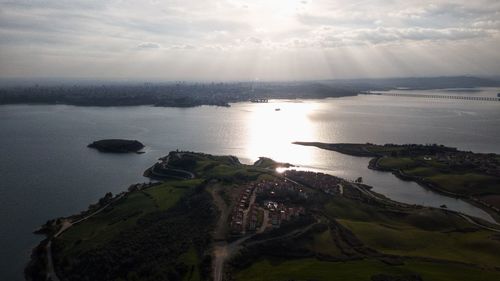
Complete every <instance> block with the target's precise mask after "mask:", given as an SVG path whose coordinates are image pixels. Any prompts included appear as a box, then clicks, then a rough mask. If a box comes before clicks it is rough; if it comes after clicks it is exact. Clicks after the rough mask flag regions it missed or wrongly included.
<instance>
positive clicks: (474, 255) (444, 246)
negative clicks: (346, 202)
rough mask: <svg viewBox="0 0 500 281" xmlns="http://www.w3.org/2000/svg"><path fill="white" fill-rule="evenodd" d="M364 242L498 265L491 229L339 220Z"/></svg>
mask: <svg viewBox="0 0 500 281" xmlns="http://www.w3.org/2000/svg"><path fill="white" fill-rule="evenodd" d="M339 222H340V223H342V224H343V225H344V226H346V227H347V228H349V229H350V230H351V231H353V232H354V233H355V234H356V236H357V237H358V238H360V239H361V240H362V241H363V242H364V243H365V244H366V245H368V246H369V247H371V248H373V249H376V250H378V251H380V252H383V253H388V254H395V255H405V256H418V257H431V258H436V259H444V260H450V261H457V262H465V263H472V264H478V265H484V266H490V267H494V266H497V267H498V266H500V255H499V254H498V253H500V241H499V240H498V238H496V239H495V238H494V237H495V236H494V235H493V233H492V232H489V231H475V232H469V233H460V232H449V233H446V232H441V231H426V230H422V229H419V228H416V227H412V226H408V225H406V226H404V225H395V224H391V225H384V224H379V223H373V222H355V221H348V220H340V221H339Z"/></svg>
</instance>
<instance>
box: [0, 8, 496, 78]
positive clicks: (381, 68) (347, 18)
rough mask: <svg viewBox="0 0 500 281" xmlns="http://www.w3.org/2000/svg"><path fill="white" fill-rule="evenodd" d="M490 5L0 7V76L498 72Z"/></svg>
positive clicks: (368, 75)
mask: <svg viewBox="0 0 500 281" xmlns="http://www.w3.org/2000/svg"><path fill="white" fill-rule="evenodd" d="M499 46H500V1H498V0H474V1H472V0H467V1H462V0H456V1H447V0H436V1H426V0H405V1H395V0H380V1H379V0H366V1H355V0H354V1H345V0H252V1H243V0H222V1H210V0H168V1H159V0H151V1H148V0H143V1H126V0H110V1H105V0H85V1H81V0H71V1H70V0H59V1H56V0H46V1H36V0H31V1H27V0H15V1H3V0H0V78H12V77H20V78H30V77H47V78H59V77H60V78H100V79H139V80H311V79H345V78H377V77H404V76H437V75H492V76H493V75H500V52H499V50H500V47H499Z"/></svg>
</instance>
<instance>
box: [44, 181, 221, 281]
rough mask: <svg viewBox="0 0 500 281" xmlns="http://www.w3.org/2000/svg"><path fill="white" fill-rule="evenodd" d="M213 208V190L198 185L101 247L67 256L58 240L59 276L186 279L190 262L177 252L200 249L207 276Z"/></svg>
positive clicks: (108, 278) (198, 253)
mask: <svg viewBox="0 0 500 281" xmlns="http://www.w3.org/2000/svg"><path fill="white" fill-rule="evenodd" d="M214 219H215V211H214V207H213V206H212V201H211V199H210V195H209V194H207V193H206V192H204V191H203V190H202V189H197V190H196V191H194V192H193V193H192V194H189V195H187V196H185V197H183V199H181V200H180V201H179V203H178V204H176V206H174V207H173V208H171V209H169V210H167V211H158V212H154V213H151V214H147V215H145V216H143V217H142V218H140V219H139V220H138V221H137V224H136V226H134V227H133V228H131V229H128V230H124V231H123V232H121V233H119V234H118V235H117V236H115V237H114V238H113V239H112V240H111V241H109V242H108V243H106V244H105V245H103V246H100V247H98V248H89V249H88V250H86V251H83V252H80V253H78V254H76V255H75V256H63V249H64V245H63V244H62V242H61V241H58V240H57V239H56V240H55V241H54V244H53V249H54V256H55V264H56V268H57V269H58V275H59V276H60V277H61V278H62V279H64V280H75V281H79V280H96V281H98V280H146V281H148V280H182V279H183V277H184V276H185V275H186V274H189V272H190V271H192V270H193V268H192V267H190V266H188V265H186V264H184V263H182V261H181V260H180V259H179V257H180V256H181V255H182V254H183V253H186V252H187V251H188V250H189V249H190V248H191V247H194V249H196V252H197V255H198V258H199V260H200V264H199V265H198V266H199V268H200V272H201V273H202V274H204V275H205V277H207V276H208V275H207V274H208V272H209V271H210V265H209V264H210V260H209V259H208V261H207V258H204V256H205V255H207V249H208V247H209V244H210V239H211V238H210V232H211V229H212V226H213V222H214Z"/></svg>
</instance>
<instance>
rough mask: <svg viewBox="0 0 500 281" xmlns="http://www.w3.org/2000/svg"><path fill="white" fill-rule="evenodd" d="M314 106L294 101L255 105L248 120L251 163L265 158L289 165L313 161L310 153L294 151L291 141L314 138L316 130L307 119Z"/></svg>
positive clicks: (248, 148)
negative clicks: (261, 157) (262, 157)
mask: <svg viewBox="0 0 500 281" xmlns="http://www.w3.org/2000/svg"><path fill="white" fill-rule="evenodd" d="M314 107H315V106H314V104H311V103H295V102H272V103H268V104H258V106H253V107H252V114H250V116H249V118H248V120H247V127H248V131H249V139H248V144H247V157H248V158H250V159H252V160H257V159H258V158H259V157H260V156H266V157H269V158H272V159H274V160H277V161H286V162H290V163H308V162H310V158H311V155H310V153H309V151H308V150H299V149H293V148H294V147H293V146H294V145H293V144H292V142H294V141H303V140H313V139H314V129H313V126H312V124H311V122H310V120H309V117H308V115H309V114H310V113H311V112H312V111H313V110H314ZM290 151H293V153H290Z"/></svg>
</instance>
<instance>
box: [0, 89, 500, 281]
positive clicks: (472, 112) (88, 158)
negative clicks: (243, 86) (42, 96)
mask: <svg viewBox="0 0 500 281" xmlns="http://www.w3.org/2000/svg"><path fill="white" fill-rule="evenodd" d="M499 91H500V89H498V88H477V89H444V90H427V91H410V90H393V91H391V92H395V93H409V94H414V93H423V94H442V95H471V96H477V95H481V96H496V94H497V93H498V92H499ZM106 138H124V139H137V140H139V141H141V142H142V143H144V144H145V145H146V148H145V149H144V151H145V153H144V154H119V155H118V154H107V153H100V152H97V151H96V150H93V149H90V148H87V145H88V144H89V143H91V142H93V141H95V140H99V139H106ZM294 141H320V142H332V143H333V142H336V143H338V142H349V143H367V142H370V143H377V144H385V143H396V144H404V143H419V144H433V143H437V144H443V145H447V146H452V147H457V148H459V149H461V150H471V151H474V152H485V153H489V152H492V153H499V154H500V102H493V101H469V100H450V99H431V98H416V97H404V96H402V97H392V96H378V95H359V96H353V97H344V98H330V99H322V100H270V102H269V103H250V102H241V103H234V104H231V107H214V106H200V107H195V108H166V107H153V106H133V107H78V106H69V105H2V106H0V224H1V227H0V279H1V280H12V281H16V280H24V276H23V270H24V267H25V265H26V263H27V262H28V261H29V256H30V253H31V250H32V248H33V247H35V246H36V245H37V244H38V243H39V242H40V241H41V240H42V239H43V237H42V236H39V235H34V234H33V233H32V232H33V231H34V230H35V229H36V228H37V227H38V226H39V225H41V224H43V223H44V222H46V221H47V220H49V219H52V218H57V217H61V216H68V215H71V214H74V213H77V212H80V211H81V210H83V209H86V208H87V206H88V205H89V204H91V203H93V202H96V200H97V199H98V198H100V197H102V196H103V195H104V194H105V193H106V192H112V193H119V192H122V191H124V190H126V189H127V188H128V187H129V186H130V185H131V184H133V183H140V182H148V181H149V179H147V178H144V177H143V176H142V174H143V171H144V170H145V169H146V168H148V167H149V166H151V165H152V164H154V163H155V162H156V161H157V160H158V158H160V157H162V156H164V155H166V154H168V152H169V151H172V150H176V149H179V150H189V151H197V152H205V153H210V154H218V155H234V156H237V157H238V158H239V159H240V161H241V162H242V163H247V164H249V163H253V162H255V161H256V160H258V158H259V157H261V156H265V157H270V158H273V159H275V160H277V161H281V162H288V163H291V164H294V165H297V166H299V167H300V169H307V170H313V171H319V172H323V173H329V174H332V175H336V176H340V177H344V178H346V179H355V178H357V177H360V176H361V177H362V178H363V181H364V183H366V184H368V185H372V186H373V190H374V191H376V192H379V193H381V194H383V195H385V196H387V197H389V198H391V199H393V200H396V201H401V202H405V203H410V204H420V205H425V206H433V207H439V206H441V205H443V204H445V205H446V206H447V207H448V208H449V209H452V210H457V211H460V212H463V213H466V214H469V215H472V216H476V217H480V218H483V219H485V220H490V221H491V220H492V218H491V217H490V216H489V215H488V214H487V213H485V212H484V211H482V210H480V209H478V208H476V207H474V206H472V205H470V204H468V203H466V202H464V201H462V200H458V199H455V198H450V197H446V196H443V195H440V194H437V193H435V192H432V191H430V190H428V189H425V188H423V187H421V186H419V185H417V184H415V183H411V182H404V181H401V180H399V179H397V178H396V177H394V176H393V175H392V174H390V173H384V172H378V171H373V170H369V169H368V168H367V165H368V161H369V159H368V158H359V157H351V156H347V155H342V154H339V153H336V152H333V151H326V150H321V149H318V148H314V147H304V146H299V145H294V144H292V142H294Z"/></svg>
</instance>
